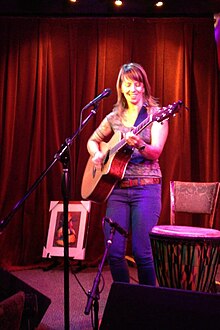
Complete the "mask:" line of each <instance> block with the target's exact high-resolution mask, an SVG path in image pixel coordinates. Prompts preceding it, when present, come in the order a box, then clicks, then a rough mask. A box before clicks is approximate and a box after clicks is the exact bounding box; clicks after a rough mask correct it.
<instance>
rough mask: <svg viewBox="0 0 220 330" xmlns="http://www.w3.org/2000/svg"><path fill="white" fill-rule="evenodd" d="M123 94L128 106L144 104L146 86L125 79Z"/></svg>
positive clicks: (122, 86) (122, 88)
mask: <svg viewBox="0 0 220 330" xmlns="http://www.w3.org/2000/svg"><path fill="white" fill-rule="evenodd" d="M121 92H122V93H123V94H124V97H125V99H126V101H127V103H128V104H133V105H137V104H139V103H143V94H144V85H143V83H142V82H140V81H137V80H132V79H130V78H126V77H125V78H124V80H123V81H122V84H121Z"/></svg>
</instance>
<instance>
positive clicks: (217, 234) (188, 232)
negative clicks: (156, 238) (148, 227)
mask: <svg viewBox="0 0 220 330" xmlns="http://www.w3.org/2000/svg"><path fill="white" fill-rule="evenodd" d="M151 233H153V234H159V235H164V236H170V237H181V238H184V237H186V238H187V237H191V238H219V239H220V231H219V230H216V229H211V228H201V227H190V226H172V225H167V226H155V227H153V229H152V231H151Z"/></svg>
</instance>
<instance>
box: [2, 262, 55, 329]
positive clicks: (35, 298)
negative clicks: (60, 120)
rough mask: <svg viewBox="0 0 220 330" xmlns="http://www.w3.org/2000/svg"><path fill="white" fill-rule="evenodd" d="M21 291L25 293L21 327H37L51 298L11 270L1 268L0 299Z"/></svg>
mask: <svg viewBox="0 0 220 330" xmlns="http://www.w3.org/2000/svg"><path fill="white" fill-rule="evenodd" d="M19 291H23V292H24V293H25V304H24V312H23V316H22V326H21V329H28V330H30V329H35V328H36V327H37V326H38V325H39V323H40V322H41V320H42V318H43V316H44V314H45V312H46V310H47V308H48V307H49V305H50V303H51V300H50V299H49V298H48V297H46V296H45V295H44V294H42V293H40V292H39V291H38V290H36V289H34V288H32V287H31V286H29V285H28V284H26V283H25V282H23V281H22V280H20V279H18V278H17V277H16V276H14V275H13V274H11V273H10V272H8V271H6V270H4V269H2V268H0V301H4V299H6V298H9V297H11V296H13V295H14V294H15V293H17V292H19Z"/></svg>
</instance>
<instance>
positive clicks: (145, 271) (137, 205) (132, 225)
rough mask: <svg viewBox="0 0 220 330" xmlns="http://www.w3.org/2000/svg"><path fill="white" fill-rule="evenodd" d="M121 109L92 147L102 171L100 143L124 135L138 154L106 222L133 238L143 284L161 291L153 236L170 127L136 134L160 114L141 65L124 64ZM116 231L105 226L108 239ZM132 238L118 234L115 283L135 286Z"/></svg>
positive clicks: (112, 252) (113, 252)
mask: <svg viewBox="0 0 220 330" xmlns="http://www.w3.org/2000/svg"><path fill="white" fill-rule="evenodd" d="M116 89H117V103H116V104H115V106H114V108H113V111H112V112H111V113H109V114H108V115H107V116H106V117H105V118H104V120H103V121H102V122H101V124H100V125H99V127H98V128H97V129H96V130H95V132H94V133H93V134H92V136H91V137H90V139H89V141H88V145H87V147H88V151H89V153H90V155H91V156H92V161H93V163H94V165H95V167H96V168H100V167H101V166H102V162H103V159H104V157H105V155H104V154H103V152H102V150H101V148H100V143H101V142H102V141H103V140H106V138H108V137H110V136H112V133H115V132H117V131H120V132H121V133H122V136H123V137H124V138H125V140H126V142H127V145H128V146H129V147H130V148H133V153H132V156H131V158H130V160H129V161H128V164H127V166H126V170H125V174H124V177H123V179H122V180H120V181H119V182H118V184H117V185H116V186H115V187H114V189H113V191H112V192H111V194H110V196H109V198H108V200H107V209H106V216H107V217H109V218H111V220H112V221H114V222H116V223H118V224H119V225H120V226H121V227H123V228H124V229H125V230H127V231H130V230H131V233H132V254H133V257H134V259H135V262H136V264H137V271H138V279H139V283H140V284H146V285H155V284H156V276H155V270H154V263H153V257H152V251H151V244H150V238H149V232H150V231H151V229H152V227H153V226H155V225H156V224H157V222H158V219H159V216H160V211H161V178H162V174H161V170H160V166H159V162H158V159H159V157H160V155H161V153H162V150H163V148H164V145H165V142H166V139H167V135H168V123H167V121H165V122H164V123H163V125H162V124H161V123H158V122H157V121H155V122H153V123H151V124H150V125H148V126H147V127H145V128H144V129H143V130H142V131H141V132H140V134H137V135H135V134H134V133H133V132H132V130H133V129H134V127H136V126H137V125H138V124H139V123H140V122H142V121H143V120H144V119H145V118H146V117H147V116H148V115H150V114H153V113H155V112H157V111H158V110H159V109H158V103H157V101H156V100H155V98H154V97H153V96H152V95H151V88H150V84H149V82H148V78H147V74H146V72H145V70H144V69H143V67H142V66H141V65H139V64H137V63H129V64H124V65H123V66H122V67H121V69H120V71H119V75H118V79H117V83H116ZM109 233H110V226H109V224H105V237H106V239H107V238H108V237H109ZM126 243H127V241H126V238H125V237H124V236H122V235H120V234H119V233H118V232H116V233H115V236H114V239H113V244H112V245H111V247H110V249H109V253H108V261H109V265H110V269H111V274H112V277H113V280H114V281H118V282H127V283H128V282H129V269H128V265H127V261H126V259H125V254H126Z"/></svg>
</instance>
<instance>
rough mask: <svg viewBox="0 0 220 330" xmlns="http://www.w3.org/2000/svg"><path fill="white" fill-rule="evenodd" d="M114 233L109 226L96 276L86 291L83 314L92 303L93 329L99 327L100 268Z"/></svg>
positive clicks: (89, 309) (86, 312) (113, 229)
mask: <svg viewBox="0 0 220 330" xmlns="http://www.w3.org/2000/svg"><path fill="white" fill-rule="evenodd" d="M114 234H115V228H111V232H110V236H109V239H108V240H107V244H106V247H105V251H104V255H103V257H102V260H101V262H100V265H99V267H98V272H97V274H96V277H95V279H94V282H93V287H92V290H91V291H89V292H88V301H87V305H86V308H85V311H84V314H86V315H89V313H90V311H91V307H92V304H93V305H94V320H95V322H94V329H95V330H98V328H99V324H98V323H99V317H98V313H99V302H98V301H99V298H100V296H99V282H100V277H101V274H102V269H103V266H104V264H105V260H106V257H107V254H108V250H109V248H110V246H111V245H112V241H113V237H114Z"/></svg>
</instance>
